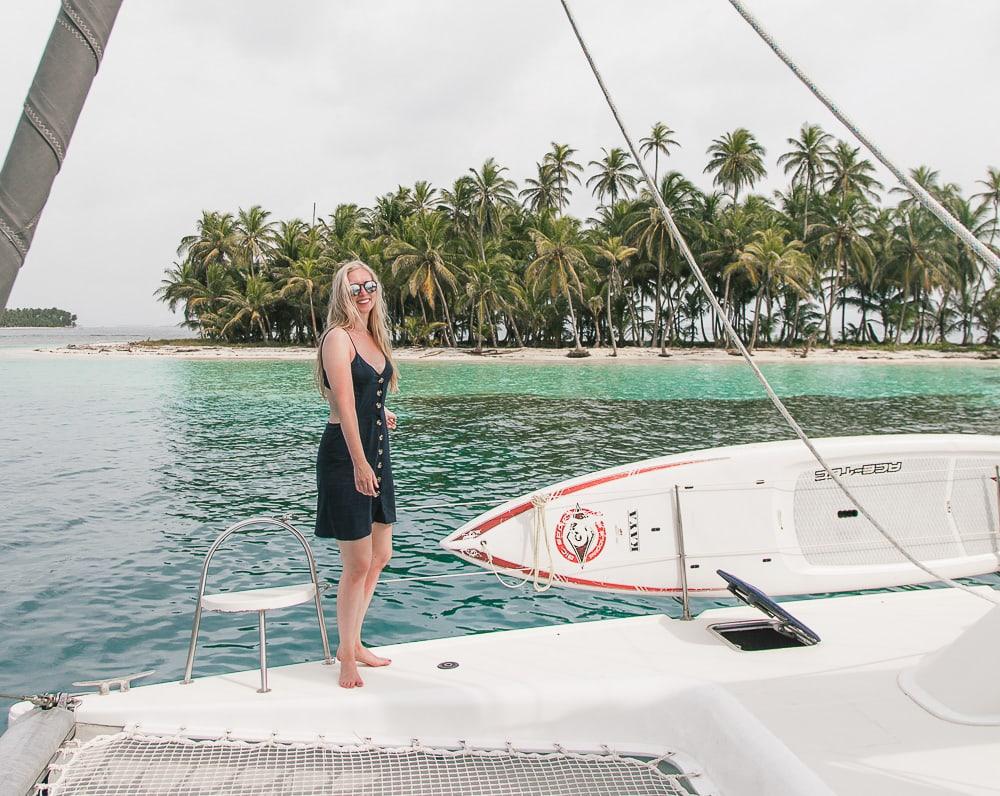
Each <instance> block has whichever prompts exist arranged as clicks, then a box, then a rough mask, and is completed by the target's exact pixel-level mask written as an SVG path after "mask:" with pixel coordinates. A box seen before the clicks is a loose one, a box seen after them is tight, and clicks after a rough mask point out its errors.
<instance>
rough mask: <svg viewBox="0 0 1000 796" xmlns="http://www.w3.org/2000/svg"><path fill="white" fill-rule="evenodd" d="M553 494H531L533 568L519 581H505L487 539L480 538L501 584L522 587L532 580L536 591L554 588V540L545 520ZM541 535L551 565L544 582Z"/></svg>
mask: <svg viewBox="0 0 1000 796" xmlns="http://www.w3.org/2000/svg"><path fill="white" fill-rule="evenodd" d="M552 498H553V495H548V494H544V493H541V492H539V493H537V494H535V495H532V496H531V505H532V506H533V507H534V512H533V515H532V521H531V527H532V536H533V537H534V538H533V539H532V545H531V551H532V553H531V554H532V562H531V569H530V570H528V571H527V572H526V574H525V575H524V577H523V578H521V580H519V581H511V582H508V581H505V580H504V579H503V577H502V576H501V575H500V570H498V569H497V568H496V565H495V564H494V563H493V556H492V554H491V553H490V549H489V547H488V546H487V545H486V540H485V539H480V540H479V546H480V547H481V548H482V549H483V553H484V554H485V556H486V563H487V564H489V568H490V571H491V572H492V573H493V574H494V575H495V576H496V579H497V580H498V581H499V582H500V585H502V586H506V587H507V588H508V589H520V588H521V587H522V586H524V584H525V583H527V582H528V581H529V580H530V581H531V585H532V587H533V588H534V590H535V591H536V592H538V593H539V594H541V593H542V592H546V591H548V590H549V589H551V588H552V582H553V581H554V580H555V577H556V575H555V571H554V570H555V561H554V559H553V558H552V542H551V541H550V540H549V528H548V524H547V523H546V520H545V507H546V506H547V505H548V503H549V501H550V500H552ZM539 537H541V538H542V539H544V540H545V552H546V555H548V558H549V566H548V570H547V571H546V577H545V580H544V582H543V581H542V580H541V579H540V578H539V576H538V573H539V571H540V570H539V567H538V545H539Z"/></svg>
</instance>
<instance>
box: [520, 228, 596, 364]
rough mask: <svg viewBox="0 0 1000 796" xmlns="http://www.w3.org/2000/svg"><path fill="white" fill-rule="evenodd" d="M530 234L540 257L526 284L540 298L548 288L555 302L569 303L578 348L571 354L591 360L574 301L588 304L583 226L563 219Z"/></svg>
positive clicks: (530, 266)
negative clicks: (583, 281)
mask: <svg viewBox="0 0 1000 796" xmlns="http://www.w3.org/2000/svg"><path fill="white" fill-rule="evenodd" d="M529 234H530V235H531V240H532V241H533V242H534V244H535V255H536V256H535V259H533V260H532V261H531V262H530V263H529V264H528V267H527V269H526V270H525V274H524V277H525V281H527V282H528V284H530V285H532V286H533V288H534V290H535V292H536V294H538V293H540V292H541V291H542V290H543V289H545V288H548V293H549V296H550V298H551V299H552V300H553V301H554V300H555V299H556V297H557V296H560V295H561V296H562V297H563V299H565V301H566V306H567V307H568V309H569V320H570V326H571V327H572V329H573V342H574V347H573V351H572V352H571V353H572V354H573V355H575V356H587V351H586V349H584V347H583V346H582V345H581V344H580V332H579V329H578V328H577V325H576V313H575V312H574V311H573V297H572V294H573V293H575V294H576V295H577V297H578V298H579V299H580V302H581V303H583V302H584V297H583V285H582V284H581V281H580V275H581V272H585V271H586V270H587V269H589V267H590V264H589V263H588V262H587V257H586V255H585V254H584V252H583V247H582V246H581V245H580V235H579V222H578V221H577V220H576V219H574V218H570V217H568V216H562V217H560V218H554V219H551V220H549V221H548V222H547V223H545V224H544V225H543V228H542V229H532V230H530V233H529Z"/></svg>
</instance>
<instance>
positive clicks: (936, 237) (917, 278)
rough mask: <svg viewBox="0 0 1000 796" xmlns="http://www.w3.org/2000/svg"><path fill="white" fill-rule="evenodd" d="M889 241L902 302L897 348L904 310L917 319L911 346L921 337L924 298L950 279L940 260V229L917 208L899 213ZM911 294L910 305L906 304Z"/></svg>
mask: <svg viewBox="0 0 1000 796" xmlns="http://www.w3.org/2000/svg"><path fill="white" fill-rule="evenodd" d="M897 215H898V218H899V223H898V224H897V225H896V227H895V229H894V230H893V232H894V240H893V255H894V259H895V260H896V263H897V269H898V271H900V272H901V275H902V279H901V287H902V291H903V293H902V297H901V298H902V302H901V306H900V310H899V324H898V326H897V327H896V340H895V342H896V343H897V344H898V343H899V341H900V336H901V335H902V332H903V327H904V325H905V318H906V315H907V310H909V309H910V307H911V306H912V307H913V308H915V309H916V313H917V317H916V323H915V325H914V330H913V337H912V339H911V342H915V341H917V340H918V339H920V338H922V337H923V332H924V325H925V319H924V309H925V303H926V302H925V300H924V299H925V298H926V297H927V296H928V295H929V294H930V292H931V291H932V290H934V289H935V288H937V287H942V286H944V285H946V284H947V283H948V281H949V279H950V276H951V275H950V274H949V273H948V268H947V265H946V263H945V259H944V241H943V237H942V233H941V226H940V224H939V223H938V222H937V219H935V218H934V216H932V215H930V213H928V212H927V211H926V210H924V209H923V208H922V207H919V206H913V207H911V208H909V209H908V210H901V211H899V213H898V214H897ZM907 292H910V293H911V297H912V300H913V302H912V305H910V304H908V302H907V296H906V294H907Z"/></svg>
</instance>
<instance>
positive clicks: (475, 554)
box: [460, 549, 726, 594]
mask: <svg viewBox="0 0 1000 796" xmlns="http://www.w3.org/2000/svg"><path fill="white" fill-rule="evenodd" d="M460 555H465V556H467V557H468V558H472V559H475V560H477V561H487V560H488V559H487V558H486V554H485V553H482V552H481V551H479V550H476V549H472V550H463V551H462V552H461V553H460ZM492 561H493V565H494V566H496V567H501V568H502V569H507V570H511V571H514V572H521V573H523V574H525V575H530V574H532V570H531V569H530V568H528V567H524V566H521V565H520V564H515V563H514V562H513V561H506V560H505V559H503V558H496V557H495V556H494V557H493V558H492ZM538 578H539V579H540V580H548V578H549V573H548V572H546V571H545V570H539V571H538ZM552 580H554V581H557V582H558V583H573V584H576V585H577V586H592V587H593V588H595V589H615V590H617V591H634V592H649V593H656V594H680V593H681V592H682V591H683V589H681V588H680V587H679V586H678V587H671V588H662V587H658V586H633V585H632V584H630V583H609V582H607V581H603V580H587V579H586V578H574V577H573V576H572V575H553V576H552ZM725 590H726V587H725V586H724V585H723V586H719V587H718V588H708V587H705V588H691V587H689V588H688V591H690V592H695V591H696V592H705V591H710V592H724V591H725Z"/></svg>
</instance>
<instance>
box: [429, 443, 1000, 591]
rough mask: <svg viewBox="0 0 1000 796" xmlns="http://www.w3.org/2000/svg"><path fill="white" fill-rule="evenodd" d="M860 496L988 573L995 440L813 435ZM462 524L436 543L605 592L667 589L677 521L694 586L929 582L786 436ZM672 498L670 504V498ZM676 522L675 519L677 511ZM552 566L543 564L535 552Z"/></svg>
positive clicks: (949, 556)
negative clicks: (730, 577) (538, 507)
mask: <svg viewBox="0 0 1000 796" xmlns="http://www.w3.org/2000/svg"><path fill="white" fill-rule="evenodd" d="M815 442H816V446H817V448H818V449H819V451H820V452H821V453H822V454H823V455H824V456H825V457H826V458H827V461H828V462H829V464H830V466H831V467H834V468H839V470H838V473H839V474H840V475H842V477H843V480H844V481H845V482H846V483H847V485H848V486H849V487H850V488H851V489H852V490H853V491H854V493H855V494H856V495H857V497H858V498H859V499H860V500H861V502H862V504H863V505H864V506H865V507H866V508H867V509H868V510H869V511H870V512H871V513H872V514H873V515H874V516H875V517H876V518H877V519H878V520H879V521H880V522H881V523H883V525H884V527H886V528H887V529H888V530H889V531H890V532H891V533H892V534H893V536H894V537H895V538H897V539H898V540H899V541H900V542H901V543H902V544H903V545H904V546H905V548H906V549H907V550H908V552H909V553H910V554H911V555H913V556H914V557H915V558H916V559H918V560H919V561H922V562H923V563H925V564H927V565H929V566H931V568H932V569H934V571H936V572H937V573H939V574H940V575H943V576H945V577H962V576H969V575H980V574H983V573H986V572H991V571H994V570H997V569H998V568H1000V553H998V551H1000V530H998V502H1000V501H998V493H997V484H996V467H997V466H998V465H1000V436H988V435H932V434H913V435H894V436H869V437H840V438H828V439H821V440H816V441H815ZM535 494H536V495H538V494H544V495H547V496H549V500H548V502H547V503H546V504H545V507H544V509H543V510H544V513H545V528H546V533H545V536H546V537H547V539H540V540H539V544H538V545H537V552H536V545H535V536H534V534H535V531H534V528H535V526H534V522H535V516H534V515H535V510H534V508H533V505H532V501H531V498H532V496H531V495H526V496H524V497H520V498H515V499H514V500H511V501H508V502H507V503H504V504H503V505H500V506H498V507H496V508H495V509H492V510H490V511H488V512H486V513H485V514H482V515H480V516H479V517H477V518H476V519H474V520H472V521H471V522H469V523H466V524H465V525H463V526H462V527H461V528H459V529H458V530H457V531H455V532H454V533H453V534H451V535H450V536H448V537H447V538H446V539H444V540H443V541H442V542H441V545H442V547H444V548H445V549H447V550H449V551H451V552H453V553H455V554H456V555H458V556H460V557H462V558H464V559H466V560H467V561H470V562H472V563H475V564H478V565H480V566H483V567H487V568H493V569H495V570H496V571H498V572H499V573H501V574H505V575H509V576H521V577H523V576H524V575H526V574H527V573H529V572H531V571H532V570H533V569H535V568H536V566H537V569H538V570H539V572H538V578H539V579H540V580H541V581H543V582H544V581H547V580H548V579H549V577H550V574H551V576H552V577H551V579H552V581H553V582H554V583H555V584H556V585H562V586H569V587H573V588H580V589H594V590H600V591H617V592H629V593H634V592H648V593H659V594H678V593H680V591H681V588H682V584H681V569H680V563H681V562H680V557H679V555H678V537H679V533H678V530H679V529H678V523H680V525H681V526H682V528H683V541H684V547H685V571H686V574H687V582H688V587H689V590H690V591H691V593H692V594H693V595H695V596H710V597H712V596H718V595H723V594H725V593H726V592H725V586H724V584H723V581H722V580H721V579H720V578H719V577H718V575H717V574H716V570H717V569H723V570H727V571H729V572H732V573H734V574H736V575H738V576H739V577H741V578H743V579H745V580H748V581H750V582H751V583H754V584H756V585H757V586H759V587H760V588H761V589H763V590H764V591H765V592H768V593H770V594H808V593H822V592H834V591H854V590H859V589H869V588H881V587H886V586H898V585H903V584H908V583H919V582H923V581H926V580H928V576H927V575H926V574H925V573H924V572H923V571H922V570H921V569H919V568H918V567H915V566H914V565H912V564H910V563H909V562H907V561H906V559H905V558H904V557H903V556H902V555H901V554H900V553H899V552H898V551H897V550H895V549H893V548H892V546H891V545H890V544H889V543H888V542H887V541H886V540H885V539H884V538H883V537H882V536H881V535H880V534H879V533H878V532H877V531H876V530H875V529H874V528H873V527H872V526H871V525H870V523H868V522H867V520H865V519H864V518H863V517H861V516H858V514H857V512H856V511H855V510H854V507H853V506H852V504H851V503H850V501H848V500H847V499H846V498H845V497H844V495H843V493H842V492H841V491H840V489H839V488H838V487H837V486H836V484H835V483H834V482H833V481H832V480H830V479H829V478H828V477H827V475H826V473H824V472H823V471H822V470H821V469H820V468H819V466H818V465H817V464H816V461H815V460H814V459H813V458H812V456H811V455H810V454H809V452H808V451H807V450H806V448H805V446H804V445H803V444H802V443H801V442H799V441H798V440H795V441H790V442H775V443H761V444H754V445H740V446H733V447H726V448H714V449H710V450H702V451H694V452H691V453H684V454H676V455H671V456H664V457H661V458H658V459H649V460H646V461H642V462H637V463H634V464H630V465H627V466H626V467H617V468H612V469H609V470H604V471H601V472H597V473H591V474H588V475H585V476H582V477H579V478H574V479H571V480H568V481H564V482H562V483H559V484H555V485H553V486H551V487H548V488H545V489H542V490H539V492H538V493H535ZM678 502H679V507H678ZM678 517H679V519H678ZM550 562H551V563H550Z"/></svg>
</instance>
